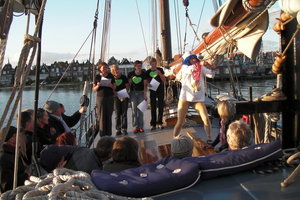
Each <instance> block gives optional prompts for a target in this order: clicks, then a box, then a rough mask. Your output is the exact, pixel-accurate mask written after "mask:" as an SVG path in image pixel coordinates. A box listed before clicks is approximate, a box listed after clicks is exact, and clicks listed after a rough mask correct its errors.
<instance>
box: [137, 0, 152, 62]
mask: <svg viewBox="0 0 300 200" xmlns="http://www.w3.org/2000/svg"><path fill="white" fill-rule="evenodd" d="M135 4H136V9H137V12H138V16H139V22H140V26H141V30H142V35H143V40H144V45H145V50H146V54H147V57H148V56H149V54H148V49H147V44H146V38H145V34H144V28H143V24H142V19H141V14H140V9H139V5H138V2H137V0H135Z"/></svg>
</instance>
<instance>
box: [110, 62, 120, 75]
mask: <svg viewBox="0 0 300 200" xmlns="http://www.w3.org/2000/svg"><path fill="white" fill-rule="evenodd" d="M116 69H120V68H119V66H118V65H116V64H112V65H111V66H110V72H111V73H112V74H115V72H116Z"/></svg>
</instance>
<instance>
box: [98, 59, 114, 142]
mask: <svg viewBox="0 0 300 200" xmlns="http://www.w3.org/2000/svg"><path fill="white" fill-rule="evenodd" d="M98 72H99V74H97V75H96V77H95V80H94V85H93V92H97V97H96V112H97V118H98V120H97V122H98V124H99V132H100V136H101V137H102V136H105V135H108V136H111V134H112V119H111V118H112V113H113V109H114V104H113V103H112V102H113V101H114V90H115V87H116V85H115V78H114V76H113V75H112V74H111V73H109V71H108V65H107V64H106V63H105V62H101V63H99V64H98Z"/></svg>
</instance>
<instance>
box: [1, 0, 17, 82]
mask: <svg viewBox="0 0 300 200" xmlns="http://www.w3.org/2000/svg"><path fill="white" fill-rule="evenodd" d="M13 5H14V0H7V1H6V2H4V5H3V8H2V9H4V10H5V11H6V13H5V14H4V15H3V16H5V19H4V23H3V24H2V25H3V27H2V30H3V31H4V32H5V29H6V28H5V27H8V30H7V33H6V34H7V35H6V37H5V38H0V77H1V74H2V73H1V72H2V69H3V68H2V65H3V62H4V56H5V49H6V44H7V37H8V33H9V27H10V23H11V21H12V17H13V16H12V12H13ZM4 7H5V8H4ZM2 12H4V11H2ZM1 15H2V14H1ZM1 20H2V19H1ZM3 34H4V33H1V37H2V35H3Z"/></svg>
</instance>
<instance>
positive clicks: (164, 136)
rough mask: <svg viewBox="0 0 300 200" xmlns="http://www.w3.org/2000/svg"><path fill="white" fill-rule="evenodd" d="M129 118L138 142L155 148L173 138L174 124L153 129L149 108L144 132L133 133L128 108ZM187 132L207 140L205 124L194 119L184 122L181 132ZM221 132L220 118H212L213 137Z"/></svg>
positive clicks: (113, 132)
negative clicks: (143, 142)
mask: <svg viewBox="0 0 300 200" xmlns="http://www.w3.org/2000/svg"><path fill="white" fill-rule="evenodd" d="M127 118H128V129H127V130H128V136H130V137H133V138H135V139H136V140H137V141H138V142H140V141H141V140H144V141H145V143H146V148H153V147H157V146H160V145H165V144H170V142H171V140H172V138H173V128H174V127H173V126H170V127H167V126H165V124H164V129H158V128H157V129H156V130H153V131H151V126H150V120H151V113H150V110H149V109H147V110H146V111H145V112H144V129H145V132H144V133H137V134H134V133H133V129H134V128H133V127H132V123H131V122H132V120H131V119H132V115H131V110H130V108H128V112H127ZM112 119H113V120H112V130H113V131H112V136H116V135H115V134H116V129H115V120H114V119H115V113H113V116H112ZM186 132H191V133H194V135H195V136H196V137H197V138H198V137H200V138H201V139H202V140H204V141H206V140H207V136H206V134H205V131H204V128H203V124H199V123H196V122H195V121H193V120H187V121H186V123H185V124H184V126H183V128H182V130H181V133H183V134H185V133H186ZM218 132H219V122H218V119H215V118H212V133H211V134H212V138H213V139H214V138H215V137H216V136H217V135H218ZM99 139H100V137H99V135H97V137H96V138H95V142H94V145H95V144H97V141H98V140H99Z"/></svg>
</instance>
